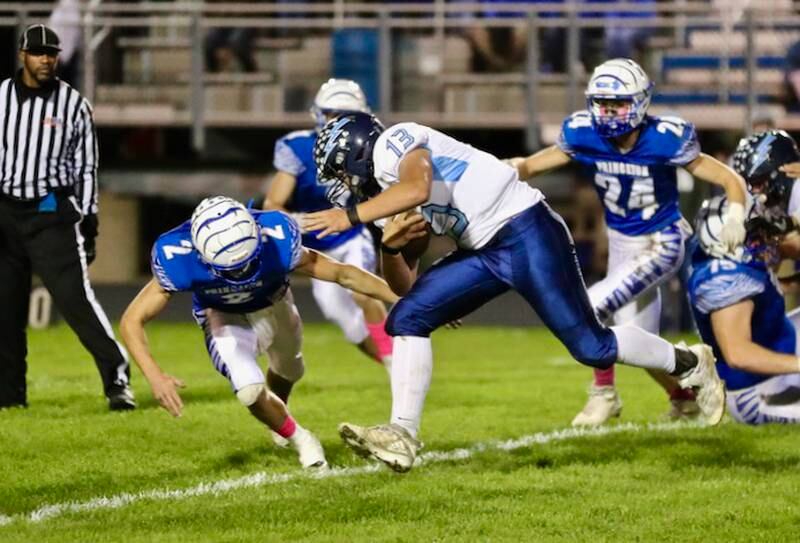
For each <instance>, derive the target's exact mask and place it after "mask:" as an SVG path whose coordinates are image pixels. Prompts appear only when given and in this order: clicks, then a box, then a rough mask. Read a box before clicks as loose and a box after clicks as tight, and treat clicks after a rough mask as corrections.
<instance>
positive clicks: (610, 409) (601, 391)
mask: <svg viewBox="0 0 800 543" xmlns="http://www.w3.org/2000/svg"><path fill="white" fill-rule="evenodd" d="M621 412H622V400H620V399H619V394H617V389H616V388H614V386H613V385H607V386H597V385H595V384H594V383H592V384H591V385H590V386H589V400H588V401H587V402H586V405H585V406H584V407H583V409H582V410H581V412H580V413H578V414H577V415H575V418H574V419H572V425H573V426H601V425H603V424H605V423H606V422H608V420H609V419H610V418H612V417H619V415H620V413H621Z"/></svg>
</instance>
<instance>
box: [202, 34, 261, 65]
mask: <svg viewBox="0 0 800 543" xmlns="http://www.w3.org/2000/svg"><path fill="white" fill-rule="evenodd" d="M255 37H256V29H254V28H212V29H211V30H209V31H208V35H207V36H206V41H205V53H206V70H208V71H209V72H226V71H229V70H230V68H231V63H232V62H233V61H234V59H235V60H238V61H239V64H240V66H241V69H242V70H244V71H245V72H248V73H252V72H255V71H256V70H257V69H258V66H257V65H256V59H255V55H254V54H253V53H254V47H253V41H254V40H255Z"/></svg>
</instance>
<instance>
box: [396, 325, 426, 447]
mask: <svg viewBox="0 0 800 543" xmlns="http://www.w3.org/2000/svg"><path fill="white" fill-rule="evenodd" d="M393 345H394V350H393V352H392V375H391V385H392V419H391V422H392V423H393V424H399V425H400V426H402V427H403V428H405V429H406V430H408V432H409V433H410V434H411V435H412V436H413V437H417V431H418V430H419V423H420V419H421V418H422V408H423V406H424V405H425V396H426V395H427V394H428V387H429V386H430V384H431V373H432V372H433V349H432V347H431V338H428V337H412V336H398V337H395V338H394V344H393Z"/></svg>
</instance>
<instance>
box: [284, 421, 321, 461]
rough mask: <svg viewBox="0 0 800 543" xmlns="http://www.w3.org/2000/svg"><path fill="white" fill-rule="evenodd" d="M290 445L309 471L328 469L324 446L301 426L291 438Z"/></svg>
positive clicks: (298, 426)
mask: <svg viewBox="0 0 800 543" xmlns="http://www.w3.org/2000/svg"><path fill="white" fill-rule="evenodd" d="M289 444H291V446H292V447H293V448H294V450H296V451H297V455H298V456H299V458H300V464H301V465H302V466H303V467H304V468H307V469H320V470H324V469H328V461H327V460H325V451H324V450H323V448H322V444H321V443H320V442H319V440H318V439H317V438H316V436H315V435H314V434H312V433H311V432H309V431H308V430H306V429H305V428H303V427H302V426H300V425H297V429H296V430H295V431H294V435H292V437H290V438H289Z"/></svg>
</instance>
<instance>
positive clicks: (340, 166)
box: [314, 112, 384, 205]
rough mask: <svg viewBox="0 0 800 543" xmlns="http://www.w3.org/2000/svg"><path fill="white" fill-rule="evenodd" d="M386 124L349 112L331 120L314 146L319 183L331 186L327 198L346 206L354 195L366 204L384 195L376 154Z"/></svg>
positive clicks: (369, 116)
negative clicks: (377, 175)
mask: <svg viewBox="0 0 800 543" xmlns="http://www.w3.org/2000/svg"><path fill="white" fill-rule="evenodd" d="M383 130H384V127H383V124H381V122H380V121H379V120H378V119H377V118H376V117H375V116H374V115H371V114H369V113H360V112H354V113H347V114H344V115H341V116H339V117H336V118H334V119H331V120H330V121H328V122H327V123H325V126H323V127H322V129H321V130H320V132H319V135H318V136H317V142H316V143H315V144H314V162H316V164H317V182H318V183H320V184H321V185H324V186H326V187H327V193H326V197H327V198H328V200H329V201H330V202H331V203H333V204H335V205H343V202H344V201H345V200H348V199H349V196H350V195H352V197H354V198H355V199H356V201H363V200H365V199H367V198H370V197H372V196H374V195H375V194H377V193H378V192H380V187H379V186H378V183H377V182H376V181H375V177H374V173H373V172H374V170H373V161H372V151H373V148H374V147H375V142H376V141H377V139H378V136H380V135H381V132H383Z"/></svg>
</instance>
